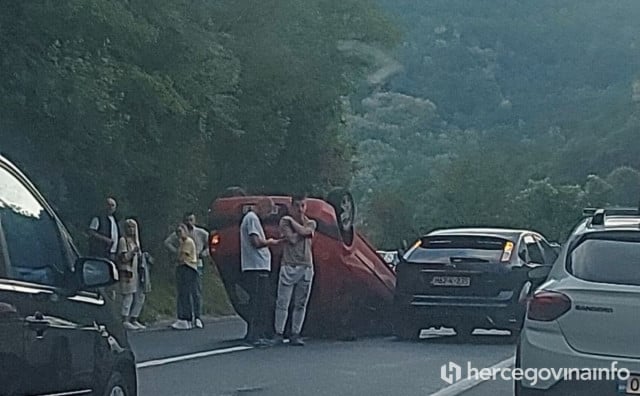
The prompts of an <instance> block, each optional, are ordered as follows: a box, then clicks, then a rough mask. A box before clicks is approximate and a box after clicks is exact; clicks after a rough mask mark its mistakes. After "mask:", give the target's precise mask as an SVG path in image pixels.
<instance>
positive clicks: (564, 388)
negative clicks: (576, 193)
mask: <svg viewBox="0 0 640 396" xmlns="http://www.w3.org/2000/svg"><path fill="white" fill-rule="evenodd" d="M590 213H591V215H590V216H589V217H588V218H586V219H585V220H584V221H582V222H581V223H580V224H579V225H578V226H577V228H576V229H575V230H574V231H573V233H572V235H571V236H570V238H569V240H568V241H567V243H566V244H565V245H564V247H563V249H562V251H561V254H560V256H559V257H558V260H557V261H556V262H555V264H554V265H553V267H552V268H551V270H550V272H549V269H548V268H544V267H540V268H537V269H533V270H531V272H530V273H529V276H530V278H531V279H532V280H533V279H536V278H537V279H540V278H545V277H547V275H548V277H547V279H546V282H544V283H543V284H542V285H541V286H540V287H539V288H538V289H537V290H536V292H535V293H534V295H533V296H532V297H531V299H530V301H529V305H528V309H527V318H526V320H525V323H524V328H523V330H522V333H521V336H520V340H519V343H518V348H517V352H516V368H517V369H520V370H518V371H519V373H518V374H519V375H524V378H523V379H522V380H515V381H514V383H515V394H516V396H531V395H562V396H567V395H574V394H575V395H581V396H582V395H597V396H606V395H624V394H626V395H640V211H639V210H638V209H599V210H597V211H594V210H590Z"/></svg>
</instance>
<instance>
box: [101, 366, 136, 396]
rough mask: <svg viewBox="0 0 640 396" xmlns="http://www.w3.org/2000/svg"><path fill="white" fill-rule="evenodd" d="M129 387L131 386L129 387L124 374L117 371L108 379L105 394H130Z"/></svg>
mask: <svg viewBox="0 0 640 396" xmlns="http://www.w3.org/2000/svg"><path fill="white" fill-rule="evenodd" d="M128 389H129V388H128V387H127V383H126V382H125V380H124V377H123V376H122V374H120V373H119V372H117V371H115V372H114V373H113V374H111V376H110V377H109V381H107V386H106V387H105V390H104V396H129V395H130V393H129V391H128Z"/></svg>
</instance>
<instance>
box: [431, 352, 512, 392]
mask: <svg viewBox="0 0 640 396" xmlns="http://www.w3.org/2000/svg"><path fill="white" fill-rule="evenodd" d="M514 363H515V356H511V357H510V358H508V359H505V360H503V361H501V362H500V363H497V364H495V365H493V366H491V367H489V368H488V370H494V369H504V368H507V367H511V366H513V365H514ZM486 381H488V380H483V379H480V378H465V379H463V380H462V381H458V382H456V383H455V384H453V385H450V386H447V387H446V388H443V389H440V390H439V391H437V392H436V393H432V394H430V395H429V396H456V395H459V394H461V393H463V392H466V391H468V390H469V389H471V388H473V387H476V386H478V385H480V384H481V383H483V382H486Z"/></svg>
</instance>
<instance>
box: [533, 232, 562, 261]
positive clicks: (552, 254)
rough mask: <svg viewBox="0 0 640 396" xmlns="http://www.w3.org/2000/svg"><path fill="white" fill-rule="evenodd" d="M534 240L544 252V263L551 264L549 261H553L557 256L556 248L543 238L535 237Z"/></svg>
mask: <svg viewBox="0 0 640 396" xmlns="http://www.w3.org/2000/svg"><path fill="white" fill-rule="evenodd" d="M536 241H538V243H539V244H540V246H541V247H542V251H543V252H544V257H545V259H546V263H549V264H551V263H553V262H555V261H556V259H557V258H558V252H557V251H556V249H554V248H553V246H551V245H550V244H549V243H548V242H547V241H545V240H544V239H541V238H538V237H536Z"/></svg>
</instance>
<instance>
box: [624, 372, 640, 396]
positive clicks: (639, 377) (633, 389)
mask: <svg viewBox="0 0 640 396" xmlns="http://www.w3.org/2000/svg"><path fill="white" fill-rule="evenodd" d="M626 394H627V395H640V374H632V375H631V376H630V377H629V379H628V380H627V389H626Z"/></svg>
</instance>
